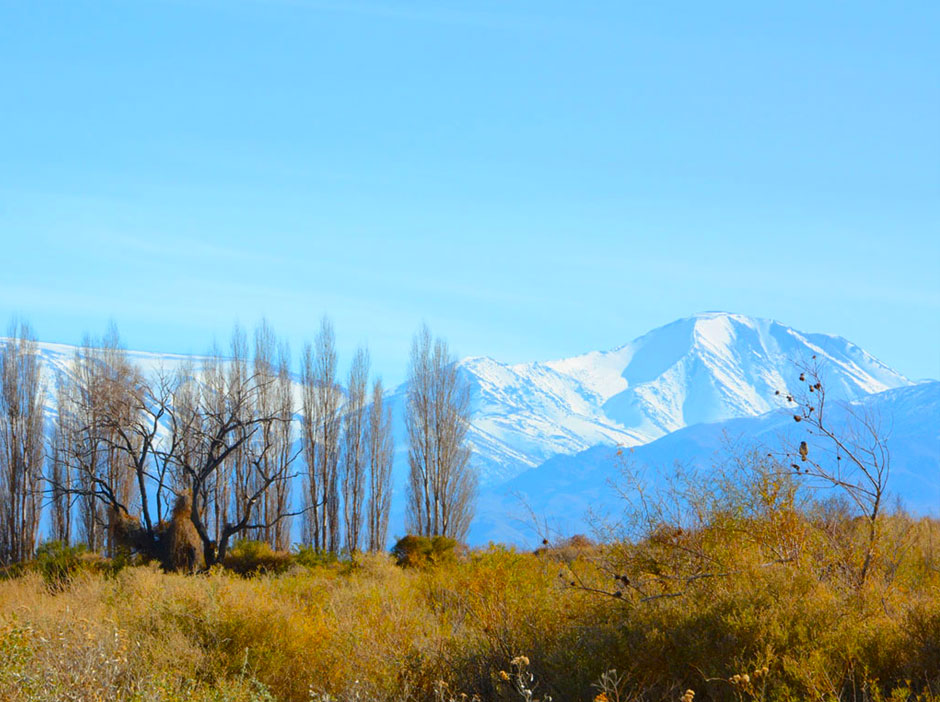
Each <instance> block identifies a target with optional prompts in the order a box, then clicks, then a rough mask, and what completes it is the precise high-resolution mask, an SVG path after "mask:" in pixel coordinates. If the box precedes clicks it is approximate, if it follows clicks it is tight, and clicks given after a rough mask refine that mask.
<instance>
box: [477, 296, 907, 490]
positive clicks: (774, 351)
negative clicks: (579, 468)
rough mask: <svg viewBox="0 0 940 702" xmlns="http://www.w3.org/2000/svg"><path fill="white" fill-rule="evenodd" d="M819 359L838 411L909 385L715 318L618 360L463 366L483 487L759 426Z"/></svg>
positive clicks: (828, 347) (602, 355)
mask: <svg viewBox="0 0 940 702" xmlns="http://www.w3.org/2000/svg"><path fill="white" fill-rule="evenodd" d="M813 355H816V356H817V358H818V359H819V360H820V361H821V363H822V366H823V368H824V371H825V374H826V378H827V383H828V386H829V387H830V396H831V397H833V398H834V399H840V400H841V399H847V400H852V399H856V398H859V397H863V396H864V395H867V394H870V393H875V392H881V391H883V390H887V389H890V388H895V387H902V386H906V385H909V384H910V381H909V380H908V379H907V378H905V377H904V376H902V375H901V374H899V373H897V372H896V371H894V370H892V369H891V368H889V367H888V366H886V365H884V364H883V363H881V362H880V361H878V360H877V359H875V358H874V357H872V356H871V355H869V354H868V353H866V352H865V351H863V350H862V349H860V348H859V347H857V346H855V345H854V344H852V343H850V342H849V341H847V340H845V339H843V338H841V337H837V336H829V335H826V334H805V333H802V332H798V331H796V330H794V329H791V328H790V327H787V326H784V325H782V324H780V323H778V322H775V321H772V320H767V319H756V318H753V317H746V316H744V315H738V314H727V313H723V312H708V313H703V314H698V315H695V316H692V317H687V318H685V319H680V320H678V321H676V322H673V323H672V324H668V325H666V326H664V327H660V328H659V329H655V330H653V331H651V332H649V333H648V334H645V335H644V336H641V337H640V338H638V339H636V340H634V341H632V342H630V343H629V344H626V345H625V346H621V347H620V348H617V349H614V350H612V351H593V352H590V353H587V354H584V355H581V356H575V357H573V358H568V359H562V360H557V361H547V362H536V363H521V364H515V365H507V364H502V363H499V362H498V361H495V360H493V359H490V358H468V359H465V360H463V361H461V362H460V368H461V371H462V373H463V375H464V377H465V378H466V379H467V380H468V382H469V383H470V388H471V397H472V405H473V427H472V429H471V432H470V434H471V436H470V438H471V442H472V443H473V446H474V461H475V462H476V464H477V466H478V468H479V469H480V474H481V479H482V482H483V483H484V484H494V483H498V482H501V481H504V480H508V479H510V478H512V477H513V476H515V475H518V474H519V473H520V472H522V471H524V470H527V469H529V468H532V467H534V466H536V465H539V464H540V463H542V462H543V461H545V460H546V459H548V458H550V457H551V456H554V455H558V454H573V453H576V452H579V451H582V450H584V449H586V448H588V447H590V446H595V445H597V444H620V445H624V446H637V445H641V444H645V443H649V442H650V441H653V440H655V439H658V438H659V437H661V436H664V435H666V434H668V433H670V432H673V431H676V430H678V429H681V428H683V427H686V426H689V425H693V424H698V423H702V422H715V421H719V420H724V419H730V418H734V417H753V416H757V415H760V414H763V413H765V412H768V411H770V410H772V409H775V408H777V407H781V406H783V397H782V396H778V395H776V394H775V392H776V391H777V390H781V391H785V390H786V388H787V387H788V386H790V385H792V384H793V381H794V380H795V376H796V375H797V374H798V371H797V370H796V367H795V365H794V363H795V362H797V361H800V360H808V359H809V358H810V357H811V356H813Z"/></svg>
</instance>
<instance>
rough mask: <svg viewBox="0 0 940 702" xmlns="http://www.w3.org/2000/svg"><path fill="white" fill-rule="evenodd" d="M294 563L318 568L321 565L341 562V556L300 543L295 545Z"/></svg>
mask: <svg viewBox="0 0 940 702" xmlns="http://www.w3.org/2000/svg"><path fill="white" fill-rule="evenodd" d="M293 557H294V563H296V564H297V565H302V566H304V567H305V568H316V567H319V566H328V565H334V564H336V563H337V562H339V557H338V556H337V555H336V554H335V553H330V552H329V551H319V550H317V549H315V548H314V547H313V546H306V545H303V544H299V545H297V546H295V547H294V555H293Z"/></svg>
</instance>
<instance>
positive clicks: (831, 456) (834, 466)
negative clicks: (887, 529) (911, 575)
mask: <svg viewBox="0 0 940 702" xmlns="http://www.w3.org/2000/svg"><path fill="white" fill-rule="evenodd" d="M798 370H799V371H800V376H799V381H800V383H799V386H798V387H799V390H797V391H795V392H794V393H792V394H791V393H788V394H787V401H788V402H789V403H790V404H792V405H793V406H794V410H795V411H794V414H793V419H794V420H795V421H796V422H797V423H801V424H802V425H803V426H805V427H806V431H807V433H808V435H809V437H808V439H809V440H808V441H801V442H800V443H799V445H798V446H796V448H795V449H791V450H790V451H789V452H788V453H787V454H786V459H787V462H788V463H789V466H790V468H791V469H792V470H794V471H795V473H796V474H798V475H801V476H803V477H804V478H808V479H809V482H810V483H811V484H814V485H816V486H819V485H822V486H823V487H835V488H838V489H840V490H841V491H842V492H843V494H844V495H845V496H846V497H848V499H849V500H850V501H851V503H852V504H854V506H855V507H856V508H857V509H858V511H859V513H860V514H862V515H863V516H864V519H865V525H866V538H865V547H864V551H863V553H862V559H861V564H860V566H859V567H858V571H857V583H858V585H859V587H861V586H862V585H863V584H864V583H865V580H866V579H867V577H868V573H869V570H870V568H871V563H872V559H873V557H874V555H875V553H876V552H877V550H878V548H877V547H878V540H879V537H880V519H879V517H880V516H881V514H882V512H883V510H884V501H885V496H886V493H887V488H888V477H889V475H890V472H891V455H890V452H889V451H888V443H887V439H888V437H887V433H886V432H885V430H884V428H883V427H882V422H881V421H880V419H879V417H877V416H876V415H875V414H873V413H872V412H871V411H868V410H866V409H865V408H863V407H860V406H855V405H852V404H851V403H840V404H839V406H838V407H837V409H838V411H839V412H840V414H841V415H842V418H843V421H842V422H839V423H838V424H837V423H836V422H834V421H833V407H831V406H830V405H829V404H828V403H827V399H826V386H825V384H824V383H823V379H822V370H821V366H820V363H819V360H818V359H817V358H816V356H815V355H814V356H813V357H812V359H811V360H810V361H809V362H807V363H800V364H798Z"/></svg>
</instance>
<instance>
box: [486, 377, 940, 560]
mask: <svg viewBox="0 0 940 702" xmlns="http://www.w3.org/2000/svg"><path fill="white" fill-rule="evenodd" d="M850 406H851V407H853V408H854V410H855V411H856V412H858V411H859V410H862V411H864V412H865V413H867V414H868V416H871V417H875V418H877V421H878V423H879V425H880V429H881V430H882V432H883V433H884V435H885V436H886V437H887V442H888V449H889V451H890V454H891V472H890V476H889V480H888V491H889V495H892V496H895V497H898V498H900V499H901V501H902V504H904V505H905V507H907V508H908V509H912V510H914V511H915V512H917V513H919V514H933V515H937V514H940V382H938V381H927V382H923V383H919V384H917V385H910V386H904V387H900V388H895V389H892V390H886V391H884V392H881V393H878V394H874V395H868V396H865V397H863V398H861V399H859V400H856V401H854V402H853V403H851V405H850ZM830 411H831V412H833V415H831V416H832V421H833V425H834V426H836V427H837V428H841V427H845V426H846V423H847V421H848V419H847V415H846V413H845V412H844V411H843V410H837V409H836V408H835V407H833V409H831V410H830ZM801 440H808V441H809V442H810V444H811V445H812V444H813V442H814V441H818V439H814V438H812V437H810V436H807V435H806V428H805V426H803V425H802V424H796V423H794V422H793V419H792V413H791V412H787V411H785V410H775V411H772V412H769V413H767V414H764V415H761V416H759V417H745V418H736V419H729V420H725V421H721V422H715V423H709V424H696V425H693V426H689V427H685V428H683V429H680V430H678V431H675V432H672V433H670V434H668V435H666V436H664V437H662V438H660V439H658V440H656V441H654V442H652V443H649V444H646V445H643V446H637V447H634V448H631V449H626V450H620V449H618V448H617V447H613V446H606V445H599V446H595V447H592V448H590V449H588V450H586V451H583V452H581V453H578V454H575V455H558V456H555V457H553V458H551V459H549V460H547V461H546V462H545V463H543V464H542V465H540V466H538V467H536V468H533V469H531V470H528V471H525V472H523V473H522V474H520V475H518V476H516V477H515V478H513V479H512V480H509V481H507V482H505V483H502V484H500V485H493V486H490V487H488V488H486V489H484V490H482V491H481V493H480V495H479V499H478V504H477V517H476V519H475V521H474V523H473V526H472V527H471V532H470V537H469V541H470V543H472V544H485V543H487V542H488V541H499V542H504V543H515V544H519V545H528V546H531V545H534V544H537V543H538V541H539V539H540V534H539V533H538V527H539V526H541V527H542V528H544V527H545V526H546V525H547V526H548V528H549V529H550V530H551V531H552V532H553V533H554V534H561V535H571V534H576V533H591V531H592V529H593V528H594V527H595V526H597V524H598V523H599V520H600V521H607V522H616V520H617V518H618V514H620V513H621V512H622V511H623V510H624V508H625V507H626V502H625V501H624V499H623V496H622V495H621V494H620V493H619V492H618V490H617V487H616V486H618V485H620V486H624V484H625V481H624V479H623V475H622V471H623V469H624V468H625V467H626V466H629V468H630V469H631V470H636V471H640V472H641V474H642V475H643V476H644V481H645V482H647V483H648V485H649V486H650V487H652V488H653V489H655V488H656V486H657V485H662V484H663V482H664V480H665V476H667V475H668V474H670V473H671V472H672V470H673V467H674V466H675V465H676V464H677V463H678V464H681V465H683V466H686V467H691V468H695V469H696V470H699V471H702V475H705V476H707V475H708V474H710V472H713V471H720V470H721V469H722V466H723V465H724V464H725V462H726V461H727V460H728V459H729V458H730V456H729V451H730V452H732V453H733V452H735V451H737V452H744V451H747V450H748V449H752V448H753V449H763V450H771V449H772V450H778V449H779V448H780V447H781V446H783V445H786V446H790V447H793V446H796V445H798V444H799V442H800V441H801ZM729 446H730V447H733V448H729ZM533 515H535V517H533ZM534 519H537V520H538V522H539V524H538V525H536V523H535V522H534Z"/></svg>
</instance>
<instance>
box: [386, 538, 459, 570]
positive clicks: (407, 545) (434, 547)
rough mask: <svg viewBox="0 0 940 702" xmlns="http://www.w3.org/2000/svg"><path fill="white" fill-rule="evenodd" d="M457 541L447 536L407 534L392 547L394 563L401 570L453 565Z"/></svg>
mask: <svg viewBox="0 0 940 702" xmlns="http://www.w3.org/2000/svg"><path fill="white" fill-rule="evenodd" d="M456 548H457V541H456V540H455V539H451V538H449V537H447V536H418V535H417V534H408V535H407V536H403V537H402V538H400V539H399V540H398V541H397V542H396V544H395V545H394V546H393V547H392V555H393V556H394V557H395V562H396V563H398V565H400V566H402V567H403V568H426V567H429V566H436V565H444V564H447V563H453V562H454V561H455V560H456V553H455V551H456Z"/></svg>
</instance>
